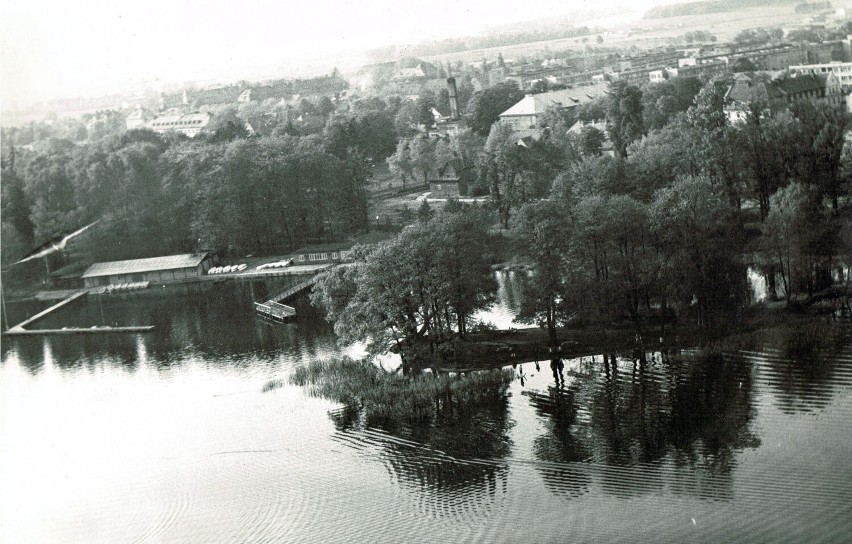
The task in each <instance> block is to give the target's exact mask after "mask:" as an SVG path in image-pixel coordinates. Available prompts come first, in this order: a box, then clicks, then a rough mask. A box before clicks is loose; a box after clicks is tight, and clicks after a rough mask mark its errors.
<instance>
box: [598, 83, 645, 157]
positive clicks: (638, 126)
mask: <svg viewBox="0 0 852 544" xmlns="http://www.w3.org/2000/svg"><path fill="white" fill-rule="evenodd" d="M606 119H607V122H606V126H607V131H608V132H609V137H610V140H612V145H613V147H614V148H615V150H616V152H617V153H618V154H619V155H620V156H622V157H626V156H627V146H629V145H630V144H631V143H633V142H635V141H637V140H639V139H640V138H642V136H643V135H644V134H645V124H644V120H643V118H642V91H641V90H640V89H639V87H637V86H635V85H629V84H627V83H626V82H624V81H614V82H613V83H611V84H610V88H609V97H608V104H607V113H606Z"/></svg>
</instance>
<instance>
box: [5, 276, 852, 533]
mask: <svg viewBox="0 0 852 544" xmlns="http://www.w3.org/2000/svg"><path fill="white" fill-rule="evenodd" d="M499 279H500V285H501V289H500V301H499V303H498V306H497V308H495V310H494V311H493V312H492V313H491V314H490V315H491V316H492V317H493V320H494V321H495V322H497V323H498V324H499V325H506V324H508V323H509V321H510V317H511V314H512V312H513V309H514V308H516V307H517V302H518V300H519V293H518V290H517V286H516V285H515V283H514V282H513V281H512V279H511V277H510V276H500V278H499ZM251 299H252V296H251V294H250V293H249V292H248V289H246V288H234V287H230V288H227V287H226V288H220V289H218V290H216V291H211V292H206V293H201V294H199V293H196V294H185V295H178V296H176V297H172V298H165V297H152V296H146V297H133V298H124V299H118V298H107V297H95V298H92V299H90V300H88V301H86V302H83V303H80V304H79V305H77V306H74V307H71V308H69V309H68V310H67V311H64V312H61V315H58V316H55V317H51V318H49V319H48V320H46V321H45V322H43V323H42V324H40V325H39V326H42V327H48V326H65V325H67V326H72V325H84V326H90V325H93V324H104V323H106V324H110V323H118V324H149V323H153V324H155V325H156V326H157V329H156V331H155V332H154V333H152V334H147V335H130V336H111V337H106V336H104V337H98V336H91V337H67V338H62V337H47V338H27V339H5V338H4V339H3V346H2V365H0V440H2V442H0V482H2V484H0V486H1V487H0V499H2V500H0V541H2V542H86V543H89V542H110V543H112V542H432V541H442V542H468V541H469V542H500V541H503V542H522V541H523V542H526V541H535V542H566V541H572V542H577V541H579V542H600V541H628V542H634V541H646V542H650V541H654V542H657V541H664V542H694V541H700V542H733V541H741V542H815V541H823V542H838V541H850V539H852V536H850V535H852V460H850V457H852V332H850V330H849V329H848V323H847V324H846V325H847V327H845V328H844V327H843V326H836V327H832V328H829V329H827V330H826V331H825V334H824V335H822V337H821V338H820V339H819V341H818V342H817V344H816V345H815V346H811V347H810V348H808V349H805V350H802V349H792V348H791V347H790V346H791V344H792V343H794V342H791V339H789V338H784V337H778V336H777V335H767V337H766V342H765V345H764V346H763V347H761V348H759V349H756V350H754V351H745V352H730V353H725V354H724V355H723V356H721V357H706V356H702V355H699V354H698V353H693V352H684V353H681V354H679V355H676V356H673V357H665V358H663V357H661V356H660V354H656V355H655V358H654V360H653V361H650V362H648V364H646V365H644V367H643V366H639V365H635V366H634V364H633V362H632V361H630V360H629V359H628V358H620V359H619V360H618V363H617V365H616V366H615V367H608V368H607V367H605V366H604V364H603V362H602V358H601V356H600V355H598V356H597V357H595V358H591V357H589V358H583V359H574V360H566V361H565V368H564V369H563V370H562V372H561V373H559V372H557V373H556V375H554V373H553V372H552V371H551V368H550V364H549V362H546V361H545V362H542V363H541V364H539V365H536V364H535V363H528V364H523V365H518V366H517V367H516V368H515V369H514V371H515V375H516V379H515V380H514V382H513V383H512V385H511V387H510V389H509V392H508V394H507V395H506V396H505V397H504V398H501V399H499V400H496V401H495V402H493V403H491V404H488V405H485V406H481V405H480V406H475V407H471V408H470V409H469V410H458V411H457V412H455V413H450V414H443V415H442V416H441V417H439V418H438V419H437V420H436V421H435V423H434V424H433V425H430V426H428V427H426V428H410V427H404V426H386V427H388V428H384V429H382V428H371V427H370V426H368V425H366V423H365V421H364V417H363V415H362V414H359V413H358V412H357V411H351V410H346V409H343V408H341V407H340V406H339V405H336V404H335V403H332V402H329V401H326V400H323V399H317V398H312V397H308V396H307V395H306V394H305V392H304V391H303V390H302V389H301V388H299V387H295V386H290V385H284V386H283V387H280V388H277V389H273V390H270V391H266V392H264V385H265V384H267V383H268V382H269V381H270V380H276V379H283V380H285V381H286V379H287V377H288V376H289V375H290V374H291V372H292V371H293V369H294V367H295V366H296V365H297V364H299V363H303V362H306V361H310V360H312V359H316V358H323V357H329V356H332V355H335V354H338V353H339V352H340V351H341V350H340V349H339V348H338V347H337V346H336V344H335V338H334V336H333V333H332V331H331V329H330V327H328V326H327V325H326V324H325V323H324V322H322V320H320V319H303V320H301V321H299V322H298V323H294V324H289V325H267V324H264V323H263V322H261V321H257V320H256V319H255V317H254V315H253V313H252V309H251ZM28 310H29V311H31V309H27V308H18V309H17V311H18V312H19V313H23V312H26V311H28ZM15 311H16V309H15V308H10V314H12V317H15V315H14V312H15ZM19 317H23V316H19Z"/></svg>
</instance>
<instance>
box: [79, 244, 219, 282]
mask: <svg viewBox="0 0 852 544" xmlns="http://www.w3.org/2000/svg"><path fill="white" fill-rule="evenodd" d="M211 265H212V259H211V257H210V254H209V253H187V254H184V255H169V256H166V257H152V258H149V259H131V260H127V261H111V262H106V263H95V264H93V265H92V266H90V267H89V268H88V269H87V270H86V271H85V272H84V273H83V276H82V279H83V284H84V285H85V287H87V288H93V287H104V286H107V285H117V284H122V283H131V282H145V281H149V282H152V283H153V282H157V283H173V282H183V281H187V280H189V281H192V280H198V279H199V278H201V277H203V276H204V275H205V274H207V271H208V270H209V269H210V267H211Z"/></svg>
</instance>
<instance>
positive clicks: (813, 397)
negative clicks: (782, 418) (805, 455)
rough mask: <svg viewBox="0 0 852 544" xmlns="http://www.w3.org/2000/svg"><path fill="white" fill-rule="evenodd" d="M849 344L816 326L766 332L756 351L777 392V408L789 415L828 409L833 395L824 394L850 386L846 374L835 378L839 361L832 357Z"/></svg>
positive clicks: (843, 336)
mask: <svg viewBox="0 0 852 544" xmlns="http://www.w3.org/2000/svg"><path fill="white" fill-rule="evenodd" d="M848 342H849V338H848V337H847V336H846V335H837V334H825V331H824V330H822V328H821V327H820V326H819V325H810V326H805V327H802V328H799V329H797V330H795V331H789V330H773V331H769V332H767V333H766V334H765V335H764V337H763V338H762V342H761V344H762V345H761V346H760V348H759V349H760V355H761V362H762V363H763V364H764V365H765V371H766V374H767V379H768V381H769V384H770V385H771V386H772V388H773V389H774V390H775V391H777V396H776V397H777V402H778V407H779V408H780V409H781V410H782V411H783V412H785V413H788V414H792V413H795V412H817V411H820V410H823V409H824V408H825V407H826V406H828V405H829V404H830V403H831V400H832V397H833V395H829V394H825V393H826V391H830V390H831V389H832V385H834V384H844V383H845V384H849V383H850V377H849V375H848V374H845V375H844V373H843V372H840V373H839V374H838V370H840V365H841V364H842V361H841V359H840V358H839V357H837V356H836V355H834V354H837V353H839V352H841V350H843V348H844V346H847V347H848Z"/></svg>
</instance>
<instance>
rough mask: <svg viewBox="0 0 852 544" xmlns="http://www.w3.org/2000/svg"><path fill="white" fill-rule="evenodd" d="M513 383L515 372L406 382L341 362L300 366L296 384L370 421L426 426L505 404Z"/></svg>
mask: <svg viewBox="0 0 852 544" xmlns="http://www.w3.org/2000/svg"><path fill="white" fill-rule="evenodd" d="M513 377H514V374H513V372H512V371H511V370H485V371H478V372H470V373H467V374H464V375H458V374H457V375H447V374H440V375H438V374H432V373H423V374H420V375H418V376H402V375H400V374H396V373H392V372H387V371H385V370H383V369H381V368H378V367H376V366H375V365H373V364H371V363H369V362H368V361H356V360H352V359H350V358H346V357H339V358H333V359H328V360H321V361H312V362H311V363H309V364H307V365H300V366H299V367H297V368H296V371H295V372H294V373H293V375H292V377H291V378H290V382H291V383H293V384H295V385H299V386H302V387H306V388H307V389H308V392H309V394H311V395H313V396H317V397H323V398H327V399H331V400H334V401H337V402H340V403H342V404H344V405H346V406H350V407H353V408H357V409H362V410H364V411H365V412H366V416H367V420H368V421H374V422H377V421H396V422H406V423H423V422H426V421H431V420H433V418H434V417H435V416H436V415H437V414H439V413H446V412H448V411H449V412H465V411H468V410H473V409H475V408H478V407H479V406H482V405H483V404H488V403H493V402H497V401H499V400H500V399H503V398H504V397H505V394H506V390H507V388H508V386H509V383H511V381H512V379H513Z"/></svg>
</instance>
